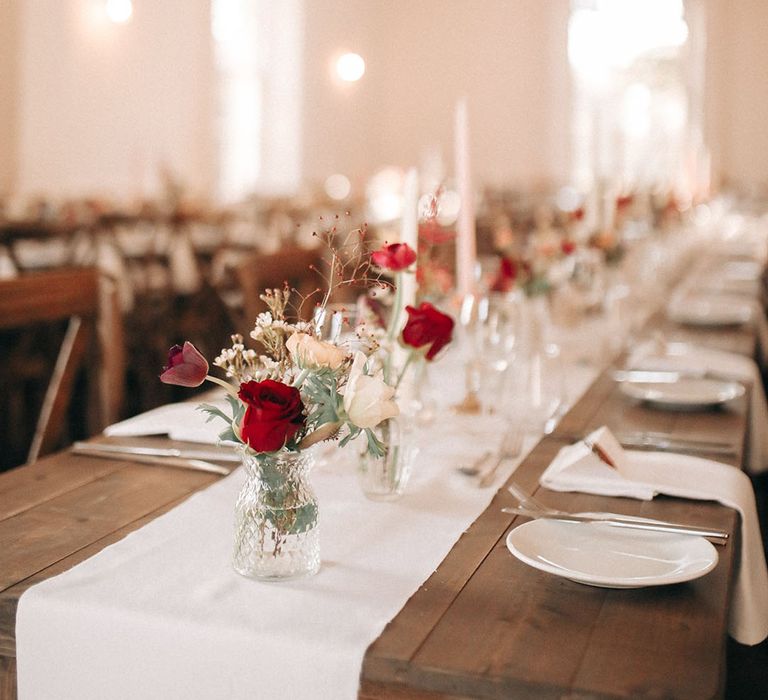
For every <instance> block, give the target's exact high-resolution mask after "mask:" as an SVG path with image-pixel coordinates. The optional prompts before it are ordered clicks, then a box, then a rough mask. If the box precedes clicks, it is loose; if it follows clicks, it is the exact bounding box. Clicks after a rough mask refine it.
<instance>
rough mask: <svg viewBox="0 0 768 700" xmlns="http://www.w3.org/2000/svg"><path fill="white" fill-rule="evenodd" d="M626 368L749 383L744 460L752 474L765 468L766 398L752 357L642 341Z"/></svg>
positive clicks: (767, 463)
mask: <svg viewBox="0 0 768 700" xmlns="http://www.w3.org/2000/svg"><path fill="white" fill-rule="evenodd" d="M627 367H630V368H632V369H646V370H662V371H671V372H713V373H716V374H717V375H720V376H724V377H731V378H733V379H735V380H737V381H747V382H750V383H751V385H752V394H751V399H750V404H749V442H748V444H747V458H746V460H745V462H746V464H747V466H748V468H749V471H750V472H752V473H754V474H758V473H760V472H764V471H766V469H768V401H766V396H765V390H764V389H763V380H762V377H761V375H760V370H759V369H758V367H757V364H756V363H755V361H754V360H752V359H751V358H749V357H746V356H744V355H738V354H736V353H733V352H725V351H723V350H714V349H712V348H704V347H700V346H697V345H690V344H688V343H663V342H657V341H649V342H647V343H642V344H641V345H640V346H639V347H638V348H637V349H635V350H634V351H633V352H632V353H631V354H630V356H629V358H628V360H627Z"/></svg>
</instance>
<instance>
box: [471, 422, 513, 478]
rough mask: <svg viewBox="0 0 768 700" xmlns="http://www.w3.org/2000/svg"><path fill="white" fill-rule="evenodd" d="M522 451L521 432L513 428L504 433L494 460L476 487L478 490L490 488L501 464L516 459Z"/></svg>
mask: <svg viewBox="0 0 768 700" xmlns="http://www.w3.org/2000/svg"><path fill="white" fill-rule="evenodd" d="M522 449H523V431H522V430H521V429H520V428H514V429H513V430H511V431H509V432H508V433H506V434H505V435H504V438H503V439H502V441H501V445H500V446H499V451H498V452H497V453H496V458H495V459H494V460H493V464H491V466H490V467H489V468H488V469H486V470H485V471H484V472H483V475H482V476H481V477H480V481H478V482H477V485H478V486H479V487H480V488H485V487H486V486H490V485H491V484H492V483H493V480H494V478H495V477H496V472H497V471H498V470H499V467H500V466H501V463H502V462H503V461H504V460H506V459H512V458H514V457H517V456H518V455H519V454H520V452H522Z"/></svg>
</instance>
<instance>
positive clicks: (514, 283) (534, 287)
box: [490, 238, 576, 296]
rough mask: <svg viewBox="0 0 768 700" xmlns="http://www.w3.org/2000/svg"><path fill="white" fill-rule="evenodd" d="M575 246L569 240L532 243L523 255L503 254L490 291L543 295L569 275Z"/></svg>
mask: <svg viewBox="0 0 768 700" xmlns="http://www.w3.org/2000/svg"><path fill="white" fill-rule="evenodd" d="M575 252H576V244H575V243H574V242H573V241H572V240H571V239H570V238H562V239H557V240H547V241H545V242H541V243H534V244H533V245H531V246H529V248H528V250H527V251H526V252H525V253H523V254H522V255H517V256H514V255H504V256H502V257H501V259H500V261H499V268H498V270H497V272H496V274H495V276H494V278H493V279H492V280H491V283H490V289H491V291H492V292H511V291H513V290H515V289H522V290H523V291H524V292H525V294H526V295H527V296H537V295H539V294H546V293H548V292H549V291H551V290H552V289H553V288H555V287H557V286H559V285H560V284H561V283H562V282H564V281H565V280H566V279H568V277H569V276H570V273H571V265H570V262H571V260H572V256H573V254H574V253H575Z"/></svg>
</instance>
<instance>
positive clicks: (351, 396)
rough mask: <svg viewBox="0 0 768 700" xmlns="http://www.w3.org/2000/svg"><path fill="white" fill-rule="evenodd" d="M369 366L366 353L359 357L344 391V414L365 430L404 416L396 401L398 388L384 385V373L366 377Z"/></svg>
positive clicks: (360, 354) (357, 355)
mask: <svg viewBox="0 0 768 700" xmlns="http://www.w3.org/2000/svg"><path fill="white" fill-rule="evenodd" d="M365 362H366V357H365V355H363V353H361V352H358V353H355V359H354V361H353V362H352V369H351V370H350V372H349V379H348V380H347V386H346V388H345V389H344V410H345V411H346V412H347V415H348V416H349V420H350V422H351V423H352V424H353V425H356V426H357V427H358V428H363V429H365V428H373V427H375V426H377V425H378V424H379V423H381V421H383V420H386V419H387V418H394V417H395V416H396V415H398V414H399V413H400V409H399V408H398V407H397V404H396V403H395V401H394V400H393V397H394V395H395V389H394V387H391V386H389V384H387V383H386V382H385V381H384V379H383V378H382V374H381V372H378V373H377V374H376V375H374V376H372V377H371V376H368V375H367V374H365Z"/></svg>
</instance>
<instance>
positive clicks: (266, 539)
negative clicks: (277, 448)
mask: <svg viewBox="0 0 768 700" xmlns="http://www.w3.org/2000/svg"><path fill="white" fill-rule="evenodd" d="M242 459H243V466H244V468H245V471H246V481H245V484H244V485H243V488H242V490H241V491H240V495H239V496H238V499H237V504H236V506H235V549H234V554H233V566H234V568H235V571H237V572H238V573H239V574H242V575H243V576H248V577H250V578H255V579H260V580H263V581H278V580H285V579H292V578H301V577H304V576H311V575H312V574H314V573H316V572H317V570H318V569H319V568H320V540H319V532H318V525H317V501H316V499H315V494H314V493H313V491H312V487H311V486H310V484H309V481H308V476H309V471H310V469H311V468H312V465H313V464H314V456H313V452H312V451H311V450H310V451H304V452H279V453H277V454H272V455H267V454H259V455H254V454H251V453H249V452H247V451H243V453H242Z"/></svg>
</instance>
